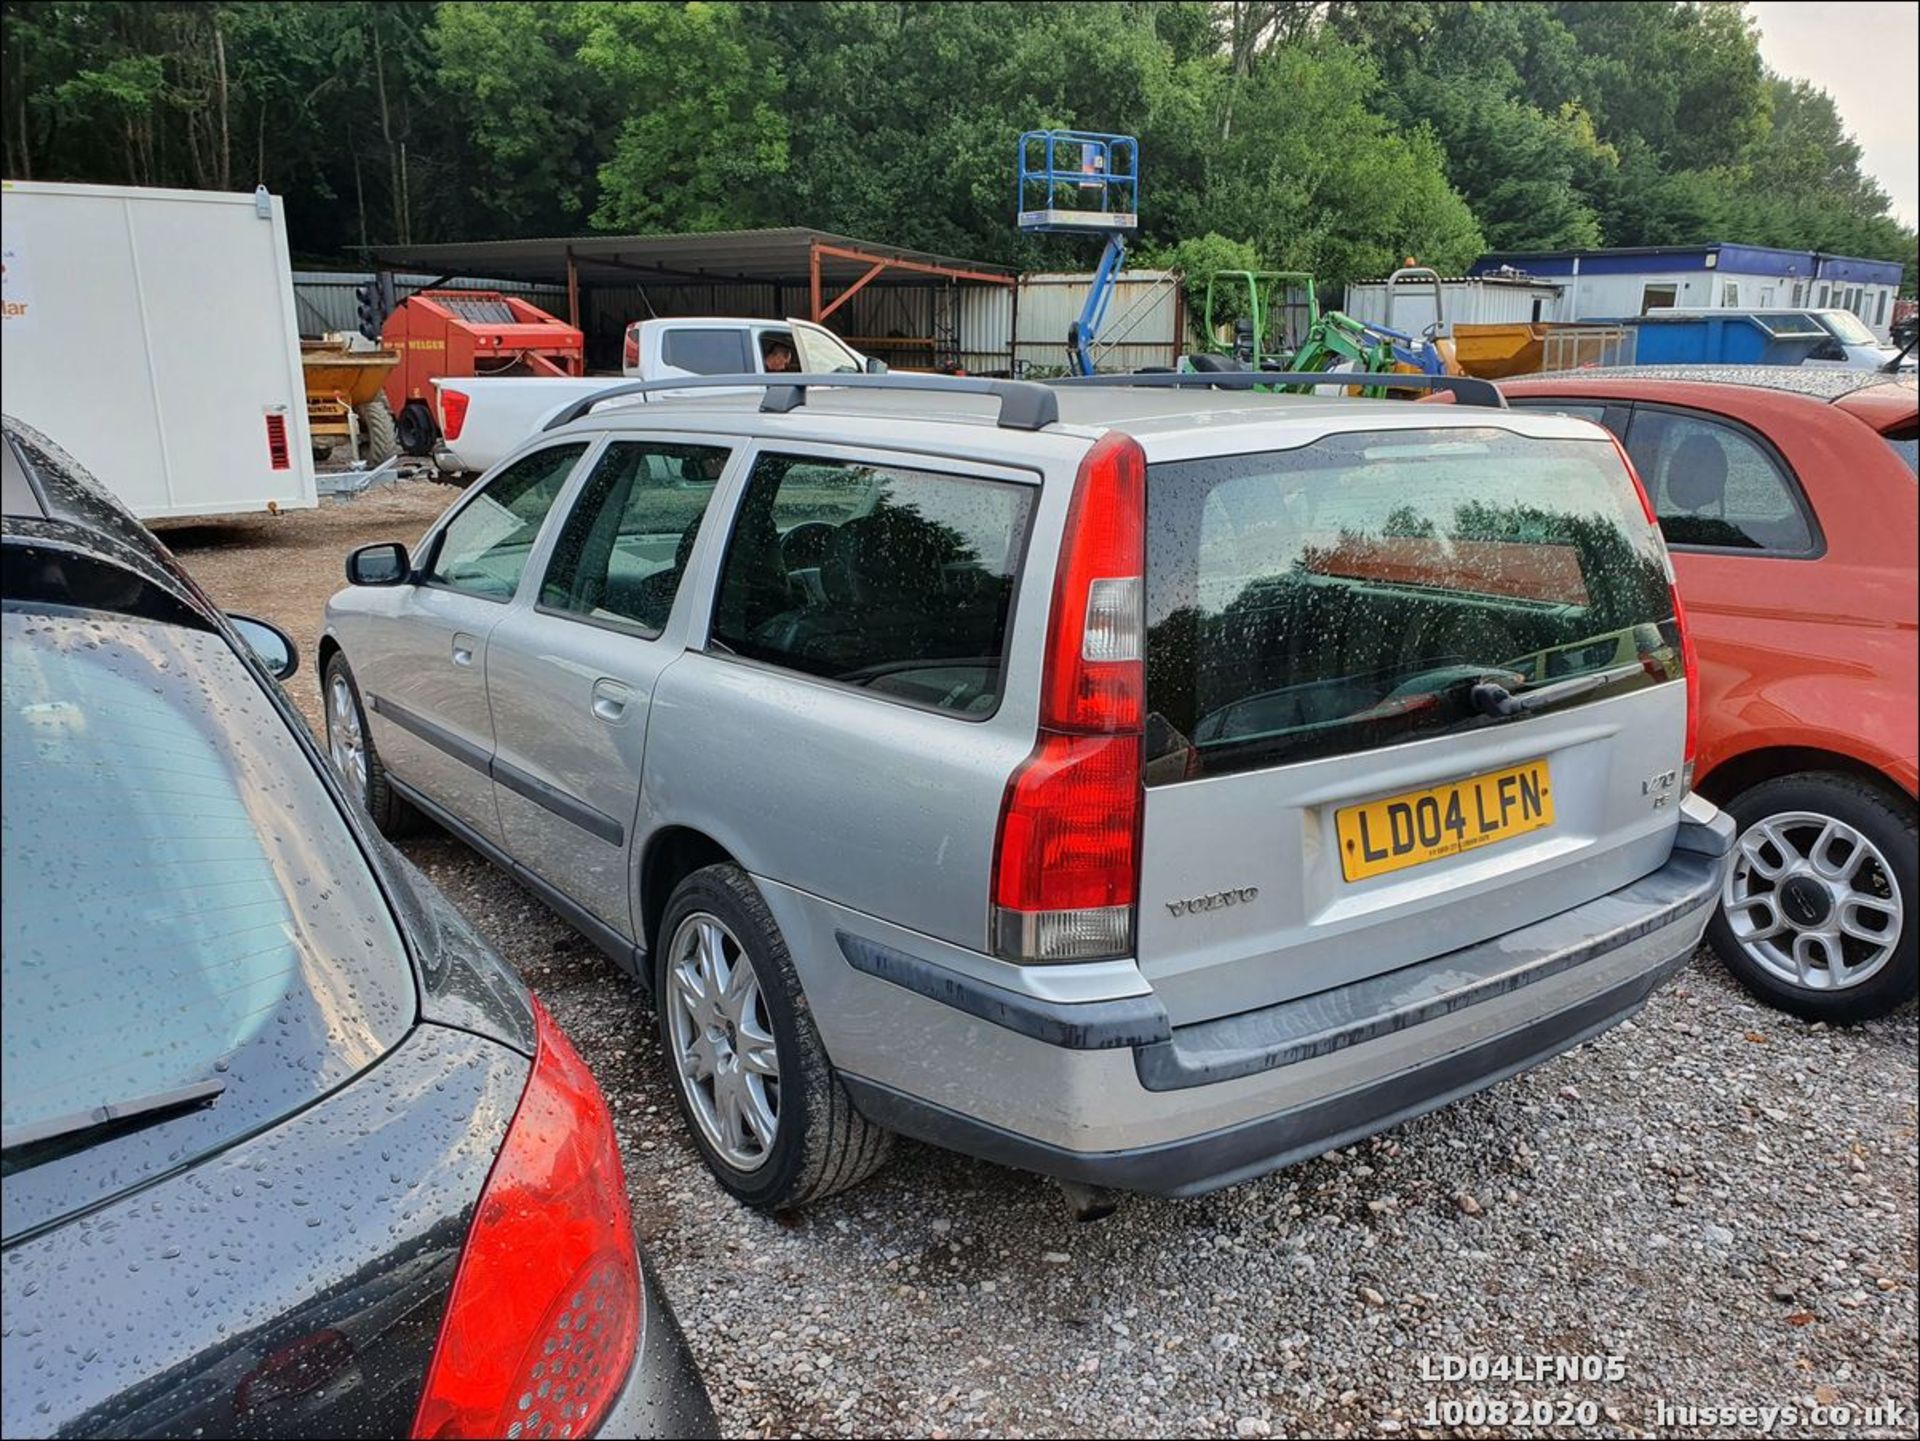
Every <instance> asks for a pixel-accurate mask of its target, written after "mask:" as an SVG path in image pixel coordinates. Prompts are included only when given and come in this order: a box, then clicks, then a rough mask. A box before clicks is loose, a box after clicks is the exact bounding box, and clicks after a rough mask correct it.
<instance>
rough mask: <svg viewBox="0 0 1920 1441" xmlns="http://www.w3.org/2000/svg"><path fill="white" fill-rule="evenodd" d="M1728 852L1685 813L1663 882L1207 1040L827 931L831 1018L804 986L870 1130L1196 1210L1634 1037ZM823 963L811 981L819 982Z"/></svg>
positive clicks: (1725, 839) (1142, 1003)
mask: <svg viewBox="0 0 1920 1441" xmlns="http://www.w3.org/2000/svg"><path fill="white" fill-rule="evenodd" d="M1732 842H1733V825H1732V821H1731V819H1730V818H1729V817H1726V816H1724V815H1722V814H1720V813H1719V812H1718V811H1715V810H1713V809H1712V808H1711V807H1709V806H1706V805H1705V804H1704V803H1703V802H1698V801H1693V802H1690V803H1689V806H1688V808H1687V813H1686V816H1685V819H1684V821H1683V824H1682V826H1681V828H1680V833H1679V838H1678V840H1677V842H1676V845H1675V848H1674V850H1673V853H1672V855H1671V856H1670V857H1669V859H1668V861H1667V864H1666V865H1664V866H1662V867H1661V868H1660V869H1658V870H1656V871H1654V872H1652V873H1651V874H1649V875H1646V876H1643V877H1641V878H1640V879H1638V880H1636V881H1634V882H1632V883H1630V884H1629V885H1626V886H1623V887H1621V888H1620V889H1619V890H1616V891H1613V892H1611V893H1609V894H1607V895H1604V896H1601V897H1598V898H1596V899H1595V900H1593V901H1590V902H1588V903H1586V904H1585V905H1582V906H1577V907H1575V908H1573V909H1572V910H1569V911H1565V912H1562V913H1561V914H1559V915H1556V916H1552V917H1549V918H1548V919H1546V920H1544V921H1541V922H1538V923H1536V924H1534V925H1531V926H1526V927H1523V928H1521V929H1519V930H1515V931H1512V932H1509V933H1507V934H1506V935H1502V936H1498V937H1495V938H1494V939H1493V940H1490V941H1487V942H1484V943H1482V944H1480V945H1478V946H1472V947H1467V948H1465V949H1463V950H1460V951H1456V952H1453V953H1450V954H1448V955H1444V956H1439V957H1436V958H1433V959H1431V960H1428V961H1425V962H1421V963H1420V964H1417V965H1413V966H1408V967H1405V968H1403V969H1401V970H1399V971H1395V972H1391V973H1389V974H1387V975H1384V976H1377V977H1372V978H1370V979H1368V980H1365V981H1361V982H1357V983H1355V984H1353V985H1350V986H1344V987H1340V988H1337V989H1334V990H1330V991H1323V992H1320V993H1318V994H1316V995H1312V996H1306V997H1301V998H1299V999H1297V1000H1292V1001H1288V1002H1285V1003H1283V1004H1281V1005H1277V1006H1271V1007H1266V1008H1263V1009H1260V1010H1256V1011H1251V1012H1247V1013H1245V1014H1243V1015H1237V1016H1231V1017H1225V1018H1221V1019H1217V1020H1210V1021H1206V1022H1202V1023H1198V1024H1195V1025H1190V1026H1180V1027H1172V1026H1169V1025H1168V1024H1167V1022H1166V1017H1165V1015H1164V1013H1163V1012H1159V1010H1158V1004H1157V1002H1155V1001H1154V1000H1153V998H1152V997H1151V995H1146V996H1131V997H1124V998H1116V999H1113V1000H1107V1001H1093V1002H1081V1003H1074V1004H1059V1003H1049V1002H1044V1001H1036V1000H1035V999H1033V998H1032V997H1029V996H1025V995H1021V994H1018V993H1015V992H1012V991H1010V990H1007V989H1005V988H1002V987H998V986H993V985H987V984H985V983H983V982H981V981H979V980H977V979H974V978H972V977H968V976H964V975H960V974H958V973H956V972H955V971H953V970H952V969H950V968H948V967H946V966H942V965H940V964H938V963H935V962H930V961H927V960H926V959H924V958H922V957H916V956H914V955H911V954H908V953H906V952H905V951H904V950H902V949H900V948H897V947H895V946H893V945H890V944H887V943H885V942H881V941H877V940H876V939H875V938H873V937H872V936H870V935H864V936H863V935H861V934H859V929H858V925H859V923H858V921H857V920H845V919H843V920H837V921H834V922H830V923H827V922H824V921H823V918H821V917H819V916H818V915H815V916H814V917H812V918H811V919H812V920H813V922H814V924H815V925H816V926H819V925H822V924H823V923H827V924H832V926H833V930H832V933H831V935H830V936H820V937H819V941H821V942H829V943H831V944H832V945H833V946H834V948H835V949H836V950H837V951H838V952H839V953H840V954H839V955H837V956H833V957H831V958H830V960H832V961H839V962H841V964H839V965H838V966H836V967H833V969H834V970H836V971H838V972H839V973H841V974H840V976H839V977H837V978H836V983H833V984H831V985H830V987H829V989H830V991H831V992H832V994H833V997H834V1000H833V1001H830V1002H828V1003H826V1004H820V1003H818V996H819V993H818V992H817V991H816V989H815V976H814V975H812V974H808V975H807V976H806V977H805V980H806V984H807V989H808V992H809V995H810V996H815V997H816V1002H817V1003H816V1006H815V1013H816V1015H817V1016H818V1017H819V1018H820V1020H821V1025H822V1030H823V1033H824V1034H825V1035H826V1038H827V1042H828V1047H829V1050H830V1051H832V1052H833V1053H834V1057H835V1061H836V1063H837V1064H838V1065H839V1066H840V1068H841V1070H842V1072H843V1077H844V1079H845V1081H846V1084H847V1087H848V1089H849V1091H850V1092H851V1093H852V1095H853V1099H854V1102H855V1104H856V1105H857V1106H859V1108H860V1109H861V1110H862V1112H864V1113H865V1114H866V1115H867V1116H868V1117H869V1118H870V1119H872V1120H874V1121H876V1122H878V1123H879V1124H881V1125H884V1126H887V1127H890V1128H891V1129H894V1130H897V1131H901V1132H903V1133H905V1134H907V1135H911V1136H915V1137H918V1138H919V1139H922V1140H926V1141H930V1142H932V1143H934V1144H937V1145H942V1146H946V1147H949V1148H951V1149H954V1150H958V1151H963V1152H966V1153H969V1154H972V1155H977V1156H980V1157H982V1158H984V1159H987V1160H992V1161H997V1162H1001V1163H1003V1164H1006V1165H1011V1166H1017V1167H1020V1168H1022V1169H1026V1170H1031V1171H1038V1172H1040V1173H1042V1174H1045V1175H1051V1176H1057V1177H1060V1178H1062V1179H1065V1180H1072V1181H1079V1182H1083V1183H1085V1184H1089V1185H1101V1186H1111V1187H1117V1188H1120V1189H1125V1190H1138V1191H1148V1192H1155V1193H1160V1194H1167V1195H1192V1194H1196V1193H1199V1192H1203V1191H1207V1190H1212V1189H1214V1188H1216V1187H1219V1186H1224V1185H1230V1184H1232V1183H1234V1182H1236V1181H1241V1180H1246V1179H1248V1178H1250V1177H1253V1176H1256V1175H1260V1174H1263V1173H1265V1172H1267V1171H1271V1170H1275V1169H1277V1168H1279V1167H1281V1166H1285V1165H1288V1164H1290V1163H1292V1162H1294V1161H1296V1160H1301V1159H1304V1158H1306V1157H1309V1156H1313V1155H1317V1154H1319V1153H1321V1152H1323V1151H1326V1150H1329V1149H1331V1148H1333V1147H1336V1146H1341V1145H1345V1144H1348V1143H1350V1142H1351V1141H1354V1140H1356V1139H1358V1138H1360V1137H1362V1136H1366V1135H1369V1134H1372V1133H1373V1132H1376V1131H1379V1130H1382V1129H1384V1128H1386V1127H1389V1126H1392V1125H1396V1124H1398V1123H1399V1122H1400V1121H1403V1120H1406V1119H1409V1118H1410V1117H1413V1116H1416V1115H1419V1114H1421V1113H1422V1112H1425V1111H1429V1110H1432V1109H1434V1108H1435V1107H1438V1106H1442V1105H1445V1104H1447V1103H1448V1102H1449V1101H1452V1100H1455V1099H1458V1098H1459V1097H1461V1096H1464V1095H1468V1094H1470V1093H1472V1092H1474V1091H1476V1090H1479V1089H1481V1088H1482V1087H1485V1086H1488V1085H1491V1084H1493V1083H1494V1082H1496V1081H1499V1080H1501V1079H1503V1078H1505V1077H1507V1076H1510V1075H1513V1074H1515V1073H1516V1072H1519V1071H1522V1070H1525V1069H1527V1068H1528V1067H1530V1066H1534V1065H1537V1064H1538V1063H1539V1062H1541V1061H1544V1060H1546V1059H1548V1058H1549V1057H1551V1056H1554V1055H1557V1054H1558V1053H1560V1052H1562V1051H1564V1050H1567V1049H1568V1048H1570V1047H1572V1046H1575V1045H1578V1044H1579V1043H1580V1042H1582V1041H1584V1040H1587V1039H1589V1038H1590V1037H1592V1036H1595V1035H1597V1034H1599V1033H1600V1032H1602V1031H1604V1030H1606V1029H1607V1028H1608V1027H1610V1026H1612V1025H1614V1024H1616V1023H1617V1022H1619V1021H1621V1020H1623V1019H1625V1018H1626V1017H1627V1016H1629V1015H1631V1014H1632V1013H1633V1012H1634V1011H1636V1010H1638V1009H1639V1008H1640V1006H1641V1005H1643V1004H1644V1003H1645V1001H1646V998H1647V996H1648V995H1649V994H1650V993H1651V992H1652V991H1653V990H1654V988H1655V987H1657V986H1658V985H1659V984H1661V982H1663V981H1664V980H1666V979H1667V978H1668V977H1669V976H1671V975H1672V974H1673V973H1674V972H1675V971H1676V970H1678V969H1679V968H1680V967H1681V966H1682V965H1684V964H1685V963H1686V960H1687V958H1688V956H1689V955H1690V954H1691V953H1692V951H1693V949H1694V947H1695V946H1696V945H1697V944H1698V943H1699V940H1700V937H1701V933H1702V932H1703V931H1704V930H1705V927H1706V923H1707V919H1708V917H1709V916H1710V915H1711V914H1712V910H1713V906H1714V904H1715V902H1716V901H1717V899H1718V896H1719V893H1720V886H1721V882H1722V879H1723V878H1724V875H1725V868H1726V866H1727V864H1728V855H1729V853H1730V851H1731V848H1732ZM774 889H775V890H777V889H779V888H774ZM769 901H770V903H771V904H773V905H774V909H775V911H776V913H777V914H779V913H781V912H783V910H785V909H786V907H785V906H784V905H783V904H781V902H780V901H778V900H776V899H775V897H774V896H773V895H772V894H770V895H769ZM842 914H843V916H844V913H842ZM796 919H798V918H797V917H796ZM781 920H782V925H783V928H788V918H787V916H786V915H785V914H782V915H781ZM787 934H788V935H789V937H790V938H791V937H793V936H794V931H793V930H792V929H791V928H788V929H787ZM814 944H818V942H815V943H814ZM808 949H809V952H810V953H811V954H810V964H809V965H808V967H807V969H808V970H809V971H812V970H814V969H815V968H816V967H818V968H823V969H824V968H825V967H826V965H827V961H825V960H823V959H822V958H821V957H820V956H819V954H818V951H817V950H814V949H813V946H812V945H809V948H808ZM794 950H795V952H796V955H797V954H799V953H800V947H798V946H795V947H794ZM848 973H851V979H847V978H846V977H847V975H848ZM835 1002H838V1004H835ZM856 1020H857V1021H858V1023H859V1024H858V1032H857V1034H849V1031H850V1030H851V1029H852V1028H851V1027H850V1026H849V1025H848V1023H849V1022H850V1021H856ZM884 1037H902V1038H906V1043H905V1044H890V1043H888V1042H887V1041H885V1040H883V1039H880V1038H884ZM836 1041H839V1042H840V1044H838V1045H837V1044H836ZM843 1047H844V1050H845V1052H846V1054H845V1055H844V1056H843V1054H842V1048H843Z"/></svg>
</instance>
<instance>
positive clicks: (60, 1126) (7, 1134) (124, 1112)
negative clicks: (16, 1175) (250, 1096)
mask: <svg viewBox="0 0 1920 1441" xmlns="http://www.w3.org/2000/svg"><path fill="white" fill-rule="evenodd" d="M226 1088H227V1083H226V1082H225V1081H222V1080H217V1079H209V1080H205V1081H195V1082H193V1083H192V1084H191V1085H186V1086H175V1087H174V1088H173V1089H172V1090H168V1091H155V1092H153V1093H152V1094H151V1095H147V1096H135V1097H134V1098H133V1099H131V1100H126V1101H112V1102H109V1103H108V1104H107V1105H104V1106H95V1107H94V1108H93V1109H92V1110H89V1111H71V1112H69V1113H68V1114H66V1115H64V1116H49V1117H48V1118H47V1119H46V1120H44V1121H30V1122H28V1123H27V1124H26V1125H24V1126H8V1127H6V1128H5V1129H4V1130H0V1154H9V1153H12V1152H14V1151H18V1150H20V1149H22V1148H23V1147H27V1146H37V1145H39V1144H41V1143H42V1142H45V1141H56V1140H72V1139H74V1138H76V1137H79V1136H83V1135H85V1134H86V1133H87V1132H89V1131H98V1130H106V1129H108V1128H111V1127H116V1126H121V1125H124V1124H126V1123H128V1122H137V1123H144V1122H147V1121H157V1120H160V1119H161V1118H162V1117H164V1116H168V1115H171V1114H173V1113H174V1112H176V1111H190V1110H193V1109H194V1108H195V1107H198V1106H204V1105H207V1104H208V1103H210V1102H211V1101H213V1100H214V1098H215V1097H217V1096H218V1095H219V1094H220V1093H221V1092H222V1091H224V1090H226Z"/></svg>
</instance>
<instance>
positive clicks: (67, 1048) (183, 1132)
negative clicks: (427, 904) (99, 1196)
mask: <svg viewBox="0 0 1920 1441" xmlns="http://www.w3.org/2000/svg"><path fill="white" fill-rule="evenodd" d="M4 636H5V646H4V664H3V667H0V669H3V674H4V700H3V701H0V718H3V719H4V727H5V744H4V747H0V757H3V760H0V777H3V778H4V804H5V809H4V822H3V823H0V833H3V835H4V855H3V859H0V868H3V870H4V889H5V894H6V905H5V907H4V910H3V911H0V944H3V947H4V971H5V990H6V1006H5V1009H4V1017H5V1020H4V1049H3V1058H4V1084H3V1085H0V1112H3V1114H4V1123H5V1128H6V1130H7V1132H8V1133H9V1135H10V1136H14V1137H19V1136H35V1137H40V1136H45V1135H47V1134H48V1133H49V1132H50V1131H51V1132H61V1131H64V1132H65V1134H66V1135H67V1137H68V1138H69V1140H68V1141H66V1142H63V1141H60V1140H58V1139H55V1140H50V1141H36V1142H35V1143H34V1144H33V1145H29V1146H15V1145H13V1144H12V1143H11V1142H10V1143H9V1145H8V1149H7V1155H6V1169H7V1172H8V1181H7V1221H8V1230H9V1232H11V1231H12V1230H13V1229H14V1227H15V1222H16V1219H17V1217H18V1214H19V1206H18V1205H17V1203H18V1202H20V1201H21V1200H22V1199H23V1198H24V1196H25V1194H26V1193H25V1192H23V1191H22V1190H21V1189H20V1188H21V1187H22V1186H27V1187H29V1188H31V1186H32V1185H33V1184H34V1183H35V1182H36V1181H37V1180H38V1179H39V1178H41V1177H42V1176H43V1174H44V1173H45V1172H49V1171H54V1170H57V1169H58V1168H57V1167H54V1166H51V1165H46V1164H44V1163H45V1161H46V1160H47V1159H49V1153H52V1157H51V1158H52V1159H58V1158H59V1157H60V1156H61V1155H63V1154H65V1153H67V1152H71V1151H73V1150H76V1149H90V1148H91V1146H92V1144H93V1143H94V1141H96V1140H97V1141H98V1143H99V1144H100V1146H101V1147H102V1148H103V1149H105V1148H114V1149H115V1154H114V1156H113V1158H112V1168H113V1170H114V1175H113V1180H114V1182H115V1183H116V1184H131V1183H132V1182H133V1181H135V1180H137V1179H138V1178H139V1177H140V1175H141V1174H142V1172H143V1171H145V1170H146V1169H147V1168H148V1167H149V1166H150V1165H156V1164H158V1165H174V1164H178V1162H179V1161H180V1160H181V1159H183V1158H190V1157H192V1156H193V1155H197V1154H203V1153H204V1152H205V1151H206V1150H209V1149H212V1148H214V1147H216V1146H218V1145H220V1144H222V1143H224V1142H225V1141H227V1140H230V1139H232V1138H233V1137H235V1136H238V1135H243V1134H246V1133H247V1132H249V1131H252V1130H255V1129H257V1128H259V1127H260V1126H262V1125H265V1124H268V1123H270V1122H272V1121H274V1120H276V1119H278V1118H279V1117H281V1116H283V1115H285V1114H287V1113H288V1112H290V1111H292V1110H294V1109H296V1108H297V1107H299V1106H301V1105H303V1104H305V1103H307V1102H309V1101H311V1100H314V1099H316V1098H317V1097H319V1096H321V1095H324V1094H325V1093H326V1092H327V1091H328V1090H330V1089H332V1088H333V1087H334V1086H336V1085H338V1084H339V1083H340V1082H341V1081H343V1080H345V1079H347V1078H348V1077H350V1076H352V1075H353V1074H354V1073H355V1072H357V1071H359V1070H361V1069H362V1068H364V1067H365V1066H367V1065H368V1064H370V1063H371V1062H372V1061H374V1060H375V1059H377V1058H378V1057H379V1056H380V1055H381V1054H383V1053H384V1052H385V1051H386V1050H387V1049H389V1048H390V1047H391V1046H392V1045H393V1044H395V1043H396V1042H397V1041H398V1040H399V1039H400V1038H401V1037H402V1036H403V1035H404V1034H405V1033H406V1031H407V1030H408V1028H409V1027H410V1026H411V1024H412V1021H413V1018H414V1012H415V990H414V982H413V971H412V967H411V965H410V963H409V962H408V960H407V955H406V951H405V950H404V948H403V945H402V941H401V937H400V934H399V932H398V930H397V929H396V926H395V922H394V920H393V917H392V914H391V912H390V911H389V910H388V907H387V904H386V900H385V897H384V896H383V895H382V893H381V891H380V889H379V887H378V886H377V884H376V882H375V880H374V877H373V874H372V872H371V871H370V870H369V869H368V864H367V861H366V859H365V857H364V856H363V854H362V853H361V851H360V849H359V846H358V845H357V843H356V842H355V840H354V838H353V836H352V833H351V832H350V831H349V830H348V828H347V826H346V824H345V822H344V819H343V818H342V816H341V814H340V812H339V811H338V810H337V809H336V808H335V804H334V802H333V800H332V798H331V797H330V796H329V794H328V793H327V791H326V790H325V789H324V787H323V786H322V785H321V783H320V780H319V778H318V777H317V775H316V774H315V773H314V770H313V767H312V764H311V762H310V761H309V760H308V758H307V755H306V753H305V752H304V751H302V749H301V748H300V747H299V745H298V744H297V743H296V742H295V740H294V738H293V735H292V734H291V732H290V731H289V729H288V723H287V721H286V720H284V719H283V718H282V716H281V713H280V712H279V711H278V710H277V709H276V708H275V707H274V706H273V705H272V704H271V703H270V702H269V701H268V699H267V697H266V696H265V695H264V694H263V693H262V692H261V690H260V688H259V686H258V683H257V682H256V681H255V680H254V679H253V677H252V676H251V674H250V673H249V672H248V671H247V670H246V669H245V668H244V667H242V666H241V664H240V663H239V661H238V659H237V657H235V655H234V654H233V652H232V651H231V650H230V649H229V648H228V646H227V643H226V641H225V640H224V639H222V638H221V637H220V636H218V635H215V634H212V633H210V632H204V631H195V630H189V629H186V628H184V627H180V626H173V625H163V624H155V623H152V622H146V621H131V620H125V619H117V618H107V617H104V616H96V615H89V614H85V613H75V612H64V613H62V612H36V611H24V610H15V609H9V610H8V611H7V612H6V614H5V616H4ZM209 1083H217V1084H218V1085H219V1087H220V1088H221V1089H220V1092H219V1094H218V1096H217V1097H216V1098H215V1099H213V1100H212V1101H211V1103H209V1104H207V1105H205V1106H203V1107H197V1108H192V1109H191V1110H190V1111H188V1112H187V1113H185V1114H182V1115H181V1116H179V1117H178V1118H177V1119H174V1120H170V1121H168V1123H167V1124H165V1125H159V1126H152V1127H148V1128H145V1129H140V1128H131V1129H129V1130H128V1131H126V1133H124V1134H122V1133H120V1132H113V1131H107V1132H99V1133H97V1134H95V1133H88V1132H84V1131H80V1130H78V1129H76V1127H75V1126H74V1125H73V1124H70V1123H72V1122H74V1121H75V1119H76V1118H81V1117H84V1116H86V1115H87V1113H89V1112H92V1111H94V1110H95V1109H96V1108H99V1107H106V1106H115V1107H117V1106H125V1105H128V1104H136V1105H137V1104H139V1103H141V1102H143V1101H145V1100H151V1098H153V1097H156V1096H164V1095H166V1094H168V1093H170V1092H172V1091H174V1090H176V1089H177V1088H181V1087H195V1086H206V1085H208V1084H209ZM79 1143H84V1144H79Z"/></svg>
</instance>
